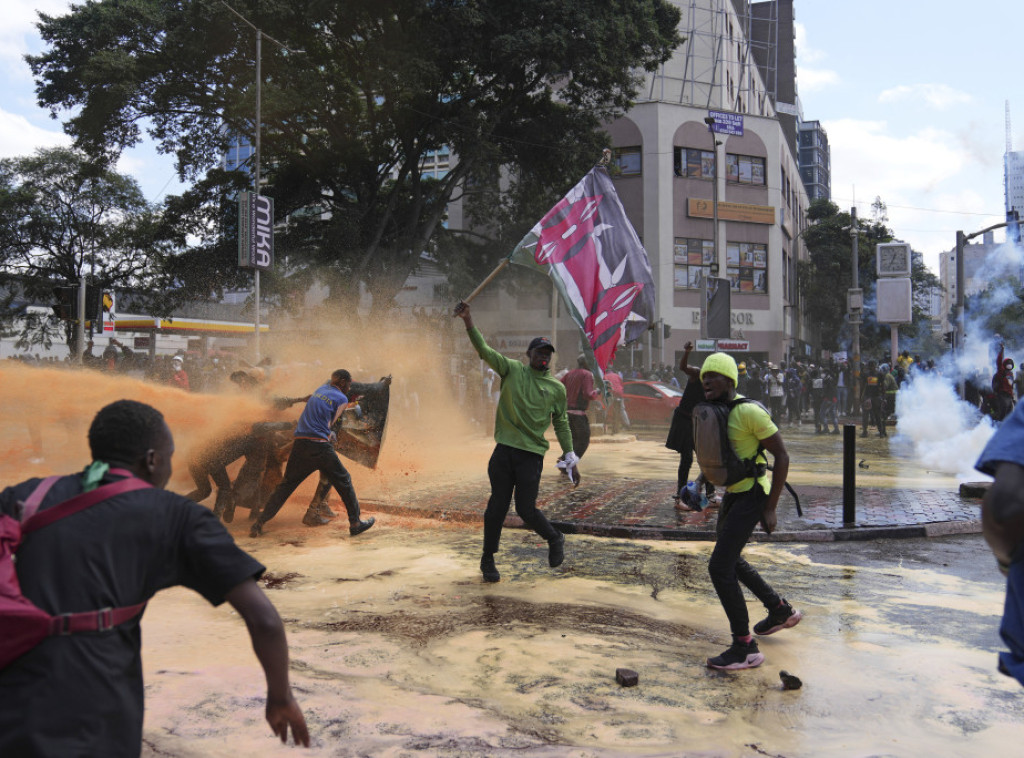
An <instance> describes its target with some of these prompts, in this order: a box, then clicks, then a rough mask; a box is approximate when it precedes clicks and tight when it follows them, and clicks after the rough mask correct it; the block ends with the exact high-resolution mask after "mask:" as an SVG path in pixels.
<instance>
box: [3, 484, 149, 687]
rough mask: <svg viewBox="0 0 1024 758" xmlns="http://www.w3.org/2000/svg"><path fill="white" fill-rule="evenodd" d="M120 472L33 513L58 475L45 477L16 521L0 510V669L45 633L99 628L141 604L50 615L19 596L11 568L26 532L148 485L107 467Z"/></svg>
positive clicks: (135, 611) (139, 609)
mask: <svg viewBox="0 0 1024 758" xmlns="http://www.w3.org/2000/svg"><path fill="white" fill-rule="evenodd" d="M110 471H111V473H115V474H124V475H126V476H127V478H125V479H120V480H118V481H116V482H111V483H110V484H104V485H103V486H101V487H97V488H96V489H94V490H91V491H90V492H83V493H82V494H80V495H76V496H75V497H73V498H71V499H70V500H65V501H64V502H63V503H60V504H58V505H55V506H53V507H52V508H48V509H46V510H45V511H43V512H42V513H36V511H37V510H38V509H39V506H40V505H41V504H42V502H43V498H44V497H45V496H46V493H47V492H49V490H50V487H52V486H53V484H54V482H56V481H57V480H58V479H59V478H60V477H58V476H51V477H48V478H46V479H44V480H43V481H42V482H40V484H39V486H37V487H36V488H35V490H33V491H32V494H31V495H29V497H28V500H26V501H25V502H24V504H23V506H22V515H21V519H20V520H18V519H16V518H14V517H12V516H8V515H6V514H0V669H3V668H5V667H6V666H8V665H9V664H10V663H12V662H13V661H15V660H16V659H17V658H18V657H20V656H22V655H24V654H25V653H27V652H28V651H29V650H31V649H32V648H34V647H35V646H36V645H38V644H39V643H40V642H42V641H43V640H44V639H46V638H47V637H52V636H55V635H64V634H74V633H75V632H102V631H106V630H108V629H112V628H114V627H115V626H117V625H118V624H122V623H124V622H125V621H128V620H129V619H131V618H134V617H135V616H137V615H138V614H140V613H141V612H142V609H143V608H145V607H146V604H145V603H139V604H138V605H129V606H125V607H123V608H102V609H100V610H98V611H82V612H81V613H62V614H59V615H57V616H51V615H50V614H49V613H47V612H46V611H44V610H43V609H42V608H40V607H38V606H37V605H35V603H33V602H32V601H31V600H29V599H28V598H27V597H25V596H24V595H22V594H21V585H20V584H19V583H18V574H17V572H16V570H15V553H16V552H17V550H18V546H19V545H20V544H21V540H22V538H24V536H25V535H26V534H29V533H30V532H33V531H35V530H36V529H41V528H43V527H44V526H49V525H50V524H52V523H53V522H54V521H57V520H59V519H62V518H64V517H65V516H70V515H71V514H73V513H78V512H79V511H82V510H85V509H86V508H89V507H90V506H93V505H96V504H97V503H100V502H103V501H104V500H106V499H108V498H111V497H113V496H114V495H119V494H121V493H122V492H130V491H131V490H138V489H143V488H145V487H151V486H152V485H150V484H149V483H147V482H144V481H143V480H141V479H138V478H136V477H134V476H132V474H131V472H130V471H127V470H125V469H110Z"/></svg>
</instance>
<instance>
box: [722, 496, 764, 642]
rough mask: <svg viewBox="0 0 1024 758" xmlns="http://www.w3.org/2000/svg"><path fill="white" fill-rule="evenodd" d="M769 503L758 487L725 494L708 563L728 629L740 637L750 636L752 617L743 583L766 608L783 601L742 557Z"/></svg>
mask: <svg viewBox="0 0 1024 758" xmlns="http://www.w3.org/2000/svg"><path fill="white" fill-rule="evenodd" d="M767 501H768V495H766V494H765V492H764V490H763V489H761V486H760V485H759V484H755V485H754V486H753V487H752V488H751V489H749V490H747V491H746V492H739V493H731V492H730V493H726V495H725V497H724V498H722V507H721V510H719V512H718V523H717V524H716V526H715V533H716V536H717V539H716V540H715V549H714V550H712V551H711V558H710V559H709V560H708V574H710V575H711V583H712V584H713V585H714V586H715V592H717V593H718V599H719V601H721V603H722V608H724V609H725V615H726V616H727V617H728V619H729V629H730V631H731V632H732V633H733V634H734V635H735V636H737V637H744V636H746V635H748V634H750V616H749V615H748V614H747V601H746V599H745V598H744V597H743V590H742V588H741V587H740V583H741V582H742V583H743V586H744V587H746V588H747V589H748V590H750V591H751V592H753V593H754V596H755V597H757V599H758V600H760V601H761V602H762V603H763V604H764V607H765V608H768V609H771V608H775V607H777V606H778V604H779V603H780V602H782V598H780V597H779V595H778V593H777V592H776V591H775V590H773V589H772V588H771V587H770V586H769V585H768V583H767V582H766V581H765V580H764V579H762V578H761V575H760V574H758V573H757V571H756V570H755V569H754V567H753V566H751V565H750V564H749V563H747V561H746V560H745V559H744V558H743V556H742V555H741V553H742V552H743V548H744V547H745V546H746V544H747V541H748V540H749V539H750V535H751V534H753V533H754V528H755V527H756V526H757V523H758V522H759V521H760V520H761V515H762V514H763V513H764V506H765V503H766V502H767Z"/></svg>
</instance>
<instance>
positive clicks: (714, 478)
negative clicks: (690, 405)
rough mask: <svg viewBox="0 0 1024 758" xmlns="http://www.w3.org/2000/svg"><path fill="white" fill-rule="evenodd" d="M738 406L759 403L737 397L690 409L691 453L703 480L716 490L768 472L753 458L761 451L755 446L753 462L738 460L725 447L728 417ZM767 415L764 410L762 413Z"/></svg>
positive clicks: (730, 450) (766, 467)
mask: <svg viewBox="0 0 1024 758" xmlns="http://www.w3.org/2000/svg"><path fill="white" fill-rule="evenodd" d="M742 403H756V404H757V405H759V406H761V408H764V406H763V405H761V403H758V402H757V401H756V400H752V399H750V398H749V397H738V398H736V399H735V400H733V401H732V402H729V403H723V402H720V401H707V400H706V401H704V402H701V403H697V406H696V407H695V408H694V409H693V450H694V453H695V455H696V457H697V465H698V466H700V470H701V473H702V474H704V478H705V479H707V480H708V481H709V482H711V483H712V484H714V485H715V486H716V487H728V486H729V485H732V484H736V482H738V481H741V480H743V479H749V478H750V477H759V476H762V475H764V473H765V472H766V471H767V470H768V464H767V462H766V461H764V460H762V461H760V462H758V460H757V458H758V456H760V455H761V453H762V452H763V450H764V448H763V447H761V446H760V445H758V446H757V452H756V453H755V454H754V457H753V458H747V459H741V458H740V457H739V456H737V455H736V451H735V450H733V448H732V445H731V444H730V443H729V414H730V413H731V412H732V409H733V408H735V407H736V406H737V405H740V404H742ZM765 411H766V412H767V409H765Z"/></svg>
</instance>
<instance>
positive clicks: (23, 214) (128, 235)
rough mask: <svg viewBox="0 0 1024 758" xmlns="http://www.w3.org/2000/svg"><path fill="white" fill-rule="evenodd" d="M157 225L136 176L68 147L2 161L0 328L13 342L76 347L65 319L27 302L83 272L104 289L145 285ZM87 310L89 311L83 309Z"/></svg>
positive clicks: (156, 252)
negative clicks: (16, 339) (0, 310)
mask: <svg viewBox="0 0 1024 758" xmlns="http://www.w3.org/2000/svg"><path fill="white" fill-rule="evenodd" d="M157 230H158V224H157V222H156V216H155V213H154V210H153V209H152V208H151V207H150V206H149V205H148V204H147V202H146V199H145V197H144V196H143V194H142V191H141V189H140V188H139V186H138V184H137V183H136V182H135V180H134V179H132V178H130V177H127V176H124V175H122V174H118V173H117V172H114V171H110V170H106V169H99V168H96V167H95V166H94V165H93V164H92V163H90V162H89V161H88V159H87V158H86V157H85V155H84V154H82V153H81V152H78V151H75V150H72V149H68V148H51V149H45V150H39V151H38V152H37V153H36V154H35V155H32V156H29V157H22V158H8V159H5V160H2V161H0V288H2V291H3V293H4V294H3V299H4V303H3V305H4V306H5V307H4V308H3V319H4V323H3V327H4V329H5V331H8V332H9V333H10V331H11V330H12V329H16V333H17V334H18V335H19V342H18V344H19V347H21V348H23V349H28V348H31V347H33V346H36V345H41V346H44V347H50V346H51V345H52V344H53V341H54V339H55V338H58V337H62V338H63V340H64V341H66V342H67V344H68V345H69V346H70V347H71V348H72V350H75V349H76V348H77V346H76V345H74V344H73V342H72V339H73V333H74V328H73V324H72V323H71V322H60V321H58V320H57V319H56V318H55V317H53V316H52V315H49V314H42V313H40V312H39V311H38V310H36V309H33V308H31V307H30V306H32V305H33V304H38V303H52V302H55V297H54V294H53V291H52V290H53V287H55V286H59V285H66V284H76V283H78V282H79V281H80V278H81V276H82V274H83V273H85V274H87V275H88V277H89V281H90V283H91V284H93V285H95V286H97V287H99V288H101V289H104V290H111V289H128V288H133V289H134V288H144V287H145V286H147V285H150V284H151V283H152V281H153V279H154V278H155V277H156V276H157V269H158V264H159V260H160V256H161V252H162V250H161V246H160V244H159V242H158V235H157ZM89 315H90V316H92V315H94V314H89Z"/></svg>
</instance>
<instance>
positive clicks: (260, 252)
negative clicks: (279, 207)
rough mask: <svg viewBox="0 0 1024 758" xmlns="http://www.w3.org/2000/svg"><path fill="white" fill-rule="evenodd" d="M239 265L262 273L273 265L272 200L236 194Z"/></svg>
mask: <svg viewBox="0 0 1024 758" xmlns="http://www.w3.org/2000/svg"><path fill="white" fill-rule="evenodd" d="M238 265H239V267H240V268H256V269H261V270H263V271H266V270H268V269H270V268H271V267H272V266H273V265H274V198H272V197H264V196H263V195H256V194H254V193H252V192H240V193H239V194H238Z"/></svg>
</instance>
